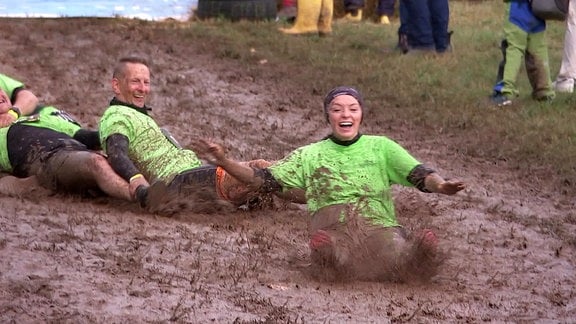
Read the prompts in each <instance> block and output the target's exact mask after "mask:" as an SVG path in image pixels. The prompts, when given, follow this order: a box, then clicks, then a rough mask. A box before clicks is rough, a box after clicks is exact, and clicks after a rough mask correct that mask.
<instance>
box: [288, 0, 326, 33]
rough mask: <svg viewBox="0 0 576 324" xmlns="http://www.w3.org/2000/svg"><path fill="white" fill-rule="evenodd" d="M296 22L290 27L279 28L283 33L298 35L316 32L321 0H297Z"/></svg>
mask: <svg viewBox="0 0 576 324" xmlns="http://www.w3.org/2000/svg"><path fill="white" fill-rule="evenodd" d="M297 9H298V14H297V15H296V22H295V23H294V26H292V27H291V28H279V30H280V31H281V32H283V33H285V34H291V35H298V34H308V33H317V32H318V20H319V19H320V10H321V9H322V0H298V8H297Z"/></svg>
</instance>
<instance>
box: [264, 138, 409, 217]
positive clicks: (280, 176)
mask: <svg viewBox="0 0 576 324" xmlns="http://www.w3.org/2000/svg"><path fill="white" fill-rule="evenodd" d="M419 164H420V162H418V161H417V160H416V159H415V158H414V157H412V156H411V155H410V154H409V153H408V152H407V151H406V150H405V149H404V148H402V147H401V146H400V145H398V144H397V143H396V142H394V141H392V140H390V139H389V138H387V137H384V136H370V135H362V136H361V137H360V138H359V139H358V141H357V142H356V143H354V144H352V145H349V146H343V145H339V144H336V143H334V142H333V141H332V140H330V139H326V140H323V141H320V142H317V143H313V144H310V145H307V146H304V147H302V148H299V149H297V150H295V151H294V152H292V153H291V154H290V155H288V156H287V157H285V158H284V159H282V160H280V161H278V162H277V163H275V164H274V165H272V166H270V167H269V169H270V172H271V173H272V175H273V176H274V178H275V179H276V181H278V182H279V183H280V184H281V185H282V187H283V190H289V189H294V188H299V189H303V190H305V191H306V200H307V203H308V210H309V211H310V212H311V213H312V214H313V213H315V212H316V211H318V210H319V209H321V208H323V207H326V206H331V205H337V204H352V205H354V206H356V208H357V210H358V211H359V212H360V213H361V214H362V216H364V217H366V218H368V219H370V220H372V222H373V224H378V225H383V226H386V227H389V226H398V221H397V220H396V216H395V212H394V201H393V199H392V193H391V186H392V185H393V184H399V185H403V186H409V187H413V185H412V184H411V183H410V182H409V181H408V180H407V177H408V175H409V174H410V172H411V171H412V169H414V168H415V167H416V166H417V165H419Z"/></svg>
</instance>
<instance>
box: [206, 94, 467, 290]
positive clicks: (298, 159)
mask: <svg viewBox="0 0 576 324" xmlns="http://www.w3.org/2000/svg"><path fill="white" fill-rule="evenodd" d="M363 112H364V109H363V99H362V96H361V94H360V93H359V92H358V91H357V90H356V89H354V88H350V87H337V88H334V89H333V90H331V91H330V92H329V93H328V94H327V95H326V97H325V100H324V114H325V117H326V121H327V122H328V124H329V125H330V128H331V132H332V133H331V135H329V136H328V137H327V138H326V139H324V140H322V141H319V142H316V143H313V144H309V145H307V146H304V147H301V148H299V149H296V150H295V151H293V152H292V153H291V154H289V155H288V156H287V157H285V158H284V159H282V160H280V161H277V162H274V163H273V164H272V165H270V166H269V167H267V168H264V169H253V168H248V167H246V166H245V165H243V164H241V163H237V162H235V161H233V160H231V159H229V158H227V157H226V155H225V151H224V149H223V147H222V146H221V145H219V144H216V143H212V142H209V141H206V140H201V141H200V142H199V143H198V147H197V150H196V151H197V152H198V153H199V154H200V156H202V157H204V158H206V159H207V160H208V161H209V162H211V163H213V164H215V165H218V166H220V167H222V168H224V169H225V170H226V171H227V172H228V173H230V174H231V175H233V176H234V177H236V178H237V179H239V180H241V181H243V182H244V183H245V184H246V185H248V186H249V187H250V188H252V189H253V190H260V191H262V192H282V191H287V190H293V189H301V190H304V191H305V194H306V202H307V204H308V210H309V212H310V214H311V216H312V219H311V222H310V229H309V230H310V241H309V246H310V248H311V257H312V261H313V265H314V266H316V267H317V266H320V268H321V269H329V270H330V272H329V273H330V274H331V275H335V277H333V278H335V279H358V280H399V281H406V280H413V279H417V280H422V281H426V280H428V279H430V278H431V277H432V276H433V275H434V274H435V273H436V269H437V266H438V257H437V256H438V241H437V237H436V235H435V234H434V233H433V232H432V231H431V230H421V231H420V232H419V233H416V234H415V235H408V233H406V231H405V230H404V229H403V228H402V227H401V226H400V224H399V222H398V220H397V219H396V216H395V211H394V202H393V197H392V191H391V185H393V184H398V185H403V186H411V187H416V188H417V189H419V190H420V191H422V192H432V193H441V194H446V195H454V194H456V193H457V192H459V191H461V190H463V189H464V188H465V184H464V183H463V182H460V181H448V180H444V179H443V178H442V177H441V176H440V175H439V174H438V173H437V172H436V171H434V170H433V169H431V168H429V167H426V166H425V165H423V164H422V163H420V162H419V161H418V160H416V159H415V158H414V157H412V155H410V154H409V153H408V152H407V151H406V150H405V149H404V148H402V147H401V146H400V145H399V144H397V143H396V142H394V141H392V140H390V139H389V138H387V137H385V136H375V135H363V134H361V133H360V131H359V129H360V125H361V123H362V119H363V117H364V115H363ZM409 237H411V238H412V239H409Z"/></svg>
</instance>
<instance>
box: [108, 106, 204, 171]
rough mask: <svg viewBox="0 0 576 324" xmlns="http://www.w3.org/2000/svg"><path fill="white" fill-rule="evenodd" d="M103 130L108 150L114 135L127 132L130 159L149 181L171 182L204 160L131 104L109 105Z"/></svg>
mask: <svg viewBox="0 0 576 324" xmlns="http://www.w3.org/2000/svg"><path fill="white" fill-rule="evenodd" d="M99 131H100V143H101V145H102V148H103V149H104V151H106V149H107V148H106V139H107V138H108V137H109V136H110V135H113V134H121V135H124V136H126V137H127V138H128V142H129V147H128V155H129V158H130V160H132V162H133V163H134V165H135V166H136V167H137V168H138V169H139V170H140V172H142V174H143V175H144V176H145V177H146V178H148V179H149V181H154V180H156V179H159V180H162V181H167V182H169V181H171V180H172V178H173V177H174V176H176V175H178V174H179V173H182V172H184V171H187V170H190V169H193V168H196V167H199V166H200V165H201V164H202V161H200V159H198V157H197V156H196V154H195V153H194V152H193V151H191V150H185V149H181V148H179V147H177V146H175V145H174V144H172V142H170V140H168V138H166V136H164V134H163V133H162V130H161V129H160V127H159V126H158V124H156V122H155V121H154V119H152V117H150V116H148V115H146V114H143V113H141V112H139V111H137V110H136V109H133V108H130V107H127V106H122V105H113V106H110V107H108V109H106V111H105V112H104V115H103V116H102V118H101V119H100V124H99Z"/></svg>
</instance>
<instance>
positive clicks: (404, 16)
mask: <svg viewBox="0 0 576 324" xmlns="http://www.w3.org/2000/svg"><path fill="white" fill-rule="evenodd" d="M398 12H399V15H400V27H398V46H397V47H398V48H399V49H400V50H401V51H402V53H404V54H406V53H408V49H409V46H408V25H407V21H408V20H409V19H410V17H409V15H408V11H407V10H406V3H405V0H399V3H398Z"/></svg>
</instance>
